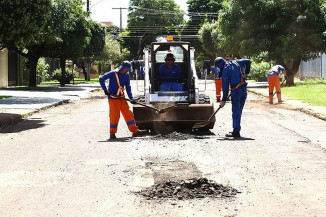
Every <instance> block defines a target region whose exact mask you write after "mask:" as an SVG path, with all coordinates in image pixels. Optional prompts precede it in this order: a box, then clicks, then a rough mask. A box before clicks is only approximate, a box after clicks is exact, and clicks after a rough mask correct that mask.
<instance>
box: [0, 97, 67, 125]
mask: <svg viewBox="0 0 326 217" xmlns="http://www.w3.org/2000/svg"><path fill="white" fill-rule="evenodd" d="M69 102H70V100H69V99H66V100H62V101H59V102H56V103H53V104H51V105H47V106H44V107H42V108H39V109H35V110H34V111H31V112H27V113H24V114H12V113H0V129H3V128H5V127H8V126H10V125H13V124H16V123H18V122H20V121H22V120H23V119H24V118H27V117H29V116H31V115H33V114H35V113H38V112H40V111H43V110H46V109H49V108H52V107H56V106H59V105H62V104H64V103H69Z"/></svg>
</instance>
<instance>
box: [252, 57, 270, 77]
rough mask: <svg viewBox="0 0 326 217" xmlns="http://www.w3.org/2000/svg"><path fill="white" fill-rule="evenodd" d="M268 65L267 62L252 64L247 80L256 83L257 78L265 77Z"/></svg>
mask: <svg viewBox="0 0 326 217" xmlns="http://www.w3.org/2000/svg"><path fill="white" fill-rule="evenodd" d="M269 69H270V65H269V63H267V62H259V63H257V62H252V63H251V67H250V73H249V76H248V79H251V80H255V81H258V78H261V77H266V76H267V72H268V70H269Z"/></svg>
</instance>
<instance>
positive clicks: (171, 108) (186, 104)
mask: <svg viewBox="0 0 326 217" xmlns="http://www.w3.org/2000/svg"><path fill="white" fill-rule="evenodd" d="M167 53H172V54H173V55H174V56H175V58H176V60H175V63H176V64H178V65H179V66H180V67H181V75H182V78H181V79H179V80H178V82H180V83H181V85H182V91H160V84H161V83H162V81H164V79H165V78H161V77H160V73H159V67H160V65H162V64H164V63H165V61H164V57H165V56H166V54H167ZM194 53H195V50H194V48H192V47H190V43H189V42H182V41H173V40H168V41H166V42H153V43H152V44H151V49H144V60H143V65H144V66H143V70H144V81H143V82H144V86H143V90H142V92H143V94H142V95H140V96H138V97H139V98H138V100H139V101H140V102H142V103H145V104H147V105H150V106H152V107H155V108H157V109H159V110H160V111H164V112H156V111H155V110H153V109H149V108H147V107H144V106H141V105H133V112H134V117H135V121H136V123H137V126H138V127H139V129H146V130H149V131H154V132H160V131H162V130H163V129H169V130H171V129H191V128H192V127H193V126H194V124H196V123H198V122H203V121H207V119H208V118H209V117H210V116H211V114H212V113H213V112H214V106H213V104H212V103H210V98H209V96H207V95H205V94H204V93H203V91H204V88H205V89H206V83H205V87H203V88H202V89H201V90H200V88H199V83H198V77H197V73H196V69H195V62H194ZM137 82H139V81H137ZM205 82H206V80H205ZM137 84H138V83H137ZM137 89H138V85H137ZM138 90H139V89H138ZM214 124H215V117H214V118H212V119H211V120H210V124H208V125H207V126H206V129H204V130H207V129H212V128H213V127H214Z"/></svg>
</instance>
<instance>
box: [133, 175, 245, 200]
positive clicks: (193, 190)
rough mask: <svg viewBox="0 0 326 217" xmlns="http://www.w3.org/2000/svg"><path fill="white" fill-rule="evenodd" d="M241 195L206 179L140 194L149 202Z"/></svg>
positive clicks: (166, 183)
mask: <svg viewBox="0 0 326 217" xmlns="http://www.w3.org/2000/svg"><path fill="white" fill-rule="evenodd" d="M237 193H240V192H239V191H237V190H236V189H234V188H232V187H229V186H223V185H221V184H217V183H215V182H214V181H212V180H208V179H206V178H198V179H187V180H182V181H179V182H170V181H169V182H165V183H160V184H157V185H155V186H153V187H151V188H148V189H146V190H143V191H141V192H139V194H140V195H142V196H144V197H145V198H146V199H147V200H156V199H164V198H175V199H179V200H186V199H193V198H204V197H211V198H226V197H233V196H235V195H236V194H237Z"/></svg>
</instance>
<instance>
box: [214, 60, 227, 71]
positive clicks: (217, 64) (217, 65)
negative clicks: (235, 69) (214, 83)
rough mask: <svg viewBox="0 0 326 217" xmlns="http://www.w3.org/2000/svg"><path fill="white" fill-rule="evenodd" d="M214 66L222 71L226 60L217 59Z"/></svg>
mask: <svg viewBox="0 0 326 217" xmlns="http://www.w3.org/2000/svg"><path fill="white" fill-rule="evenodd" d="M214 65H215V67H218V68H219V69H220V70H221V71H222V70H223V69H224V66H225V60H224V59H223V58H222V57H217V58H216V59H215V60H214Z"/></svg>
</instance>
